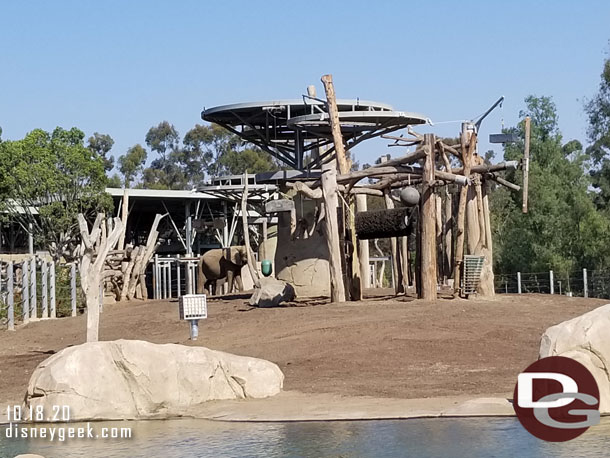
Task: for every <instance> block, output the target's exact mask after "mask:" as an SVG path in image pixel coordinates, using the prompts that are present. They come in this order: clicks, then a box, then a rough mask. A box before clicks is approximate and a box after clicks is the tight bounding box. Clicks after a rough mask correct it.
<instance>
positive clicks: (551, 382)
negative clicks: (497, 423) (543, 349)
mask: <svg viewBox="0 0 610 458" xmlns="http://www.w3.org/2000/svg"><path fill="white" fill-rule="evenodd" d="M513 407H514V408H515V413H516V414H517V418H519V421H520V422H521V424H522V425H523V427H524V428H525V429H527V430H528V431H529V432H530V433H531V434H533V435H534V436H536V437H537V438H539V439H543V440H546V441H550V442H564V441H568V440H571V439H574V438H576V437H578V436H580V435H581V434H582V433H584V432H585V431H586V430H587V429H589V427H590V426H593V425H596V424H598V423H599V389H598V387H597V383H596V382H595V378H594V377H593V375H592V374H591V372H589V370H588V369H587V368H586V367H585V366H583V365H582V364H580V363H579V362H577V361H575V360H573V359H570V358H566V357H563V356H550V357H548V358H543V359H541V360H539V361H536V362H535V363H534V364H532V365H530V366H529V367H528V368H527V369H525V370H524V371H523V372H522V373H521V374H519V377H518V379H517V385H515V392H514V396H513Z"/></svg>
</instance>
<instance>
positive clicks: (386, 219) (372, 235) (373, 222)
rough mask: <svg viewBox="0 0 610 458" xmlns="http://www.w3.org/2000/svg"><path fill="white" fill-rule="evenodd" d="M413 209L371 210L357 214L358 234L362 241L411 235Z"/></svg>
mask: <svg viewBox="0 0 610 458" xmlns="http://www.w3.org/2000/svg"><path fill="white" fill-rule="evenodd" d="M410 214H411V209H410V208H407V207H399V208H391V209H388V210H371V211H366V212H358V213H356V234H357V235H358V239H360V240H371V239H383V238H389V237H402V236H405V235H409V234H410V233H411V224H410Z"/></svg>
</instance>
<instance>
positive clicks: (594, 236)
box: [491, 96, 608, 273]
mask: <svg viewBox="0 0 610 458" xmlns="http://www.w3.org/2000/svg"><path fill="white" fill-rule="evenodd" d="M525 103H526V110H524V111H522V112H520V113H519V116H520V117H522V118H523V117H524V116H526V115H529V116H530V117H531V119H532V121H531V142H530V158H531V161H530V186H529V199H528V207H529V212H528V213H527V214H523V213H522V212H521V206H522V195H521V193H515V192H511V191H507V190H506V189H505V188H497V189H495V190H494V192H493V193H492V195H491V206H492V224H493V230H494V253H495V264H496V271H497V272H500V273H504V272H506V273H512V272H516V271H522V272H523V271H525V272H539V271H548V270H549V269H553V270H556V271H560V272H566V271H569V270H572V269H575V268H581V267H589V268H601V267H605V265H606V264H607V261H606V260H607V256H606V252H607V251H608V250H607V248H605V247H606V246H607V241H608V235H607V234H608V224H607V221H606V220H605V219H604V218H603V217H602V215H601V214H600V213H599V212H598V211H597V210H596V208H595V205H594V204H593V199H592V195H591V194H590V192H589V190H588V188H589V184H590V180H589V177H588V176H587V173H586V170H587V168H588V159H589V157H588V155H587V154H585V153H584V152H583V150H582V145H581V144H580V143H579V142H577V141H571V142H568V143H565V144H564V143H563V139H562V136H561V133H560V132H559V129H558V126H557V113H556V109H555V104H554V103H553V101H552V99H551V98H549V97H533V96H530V97H527V98H526V99H525ZM507 131H508V132H511V133H517V134H518V136H519V138H520V141H519V142H517V143H516V144H509V145H507V146H506V147H505V150H504V158H505V159H506V160H521V159H522V158H523V149H524V141H523V138H524V123H523V122H521V123H519V125H518V126H516V127H513V128H511V129H508V130H507ZM507 176H508V178H509V179H510V180H511V181H513V182H516V183H518V184H521V183H522V172H521V171H520V170H519V171H510V172H508V173H507Z"/></svg>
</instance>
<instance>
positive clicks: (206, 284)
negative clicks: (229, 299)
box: [197, 246, 248, 294]
mask: <svg viewBox="0 0 610 458" xmlns="http://www.w3.org/2000/svg"><path fill="white" fill-rule="evenodd" d="M247 263H248V256H247V253H246V247H245V246H232V247H229V248H216V249H213V250H209V251H206V252H205V253H204V254H203V255H202V256H201V257H200V258H199V264H198V268H197V271H198V273H199V276H198V282H197V293H199V294H202V293H203V292H204V289H205V290H206V291H207V292H209V293H210V294H212V286H214V289H215V291H214V292H215V293H216V294H218V290H219V286H221V285H222V284H223V283H224V281H225V279H226V280H227V282H228V283H229V292H231V291H233V282H234V281H235V282H237V289H238V291H241V290H243V284H242V281H241V268H242V266H244V265H246V264H247Z"/></svg>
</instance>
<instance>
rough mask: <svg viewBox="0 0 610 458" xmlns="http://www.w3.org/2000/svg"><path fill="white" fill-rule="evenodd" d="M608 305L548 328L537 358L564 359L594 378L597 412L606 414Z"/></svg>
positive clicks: (609, 407)
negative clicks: (575, 363) (568, 359)
mask: <svg viewBox="0 0 610 458" xmlns="http://www.w3.org/2000/svg"><path fill="white" fill-rule="evenodd" d="M609 330H610V304H607V305H604V306H602V307H599V308H596V309H595V310H591V311H590V312H588V313H585V314H584V315H581V316H579V317H576V318H573V319H571V320H569V321H564V322H563V323H559V324H558V325H555V326H551V327H550V328H548V329H547V330H546V331H545V333H544V334H543V335H542V339H541V341H540V358H546V357H547V356H565V357H567V358H572V359H574V360H576V361H578V362H579V363H581V364H582V365H584V366H585V367H586V368H587V369H589V371H591V373H592V374H593V376H594V377H595V380H596V382H597V386H598V387H599V394H600V398H601V399H600V406H599V408H600V412H602V413H610V332H609Z"/></svg>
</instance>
